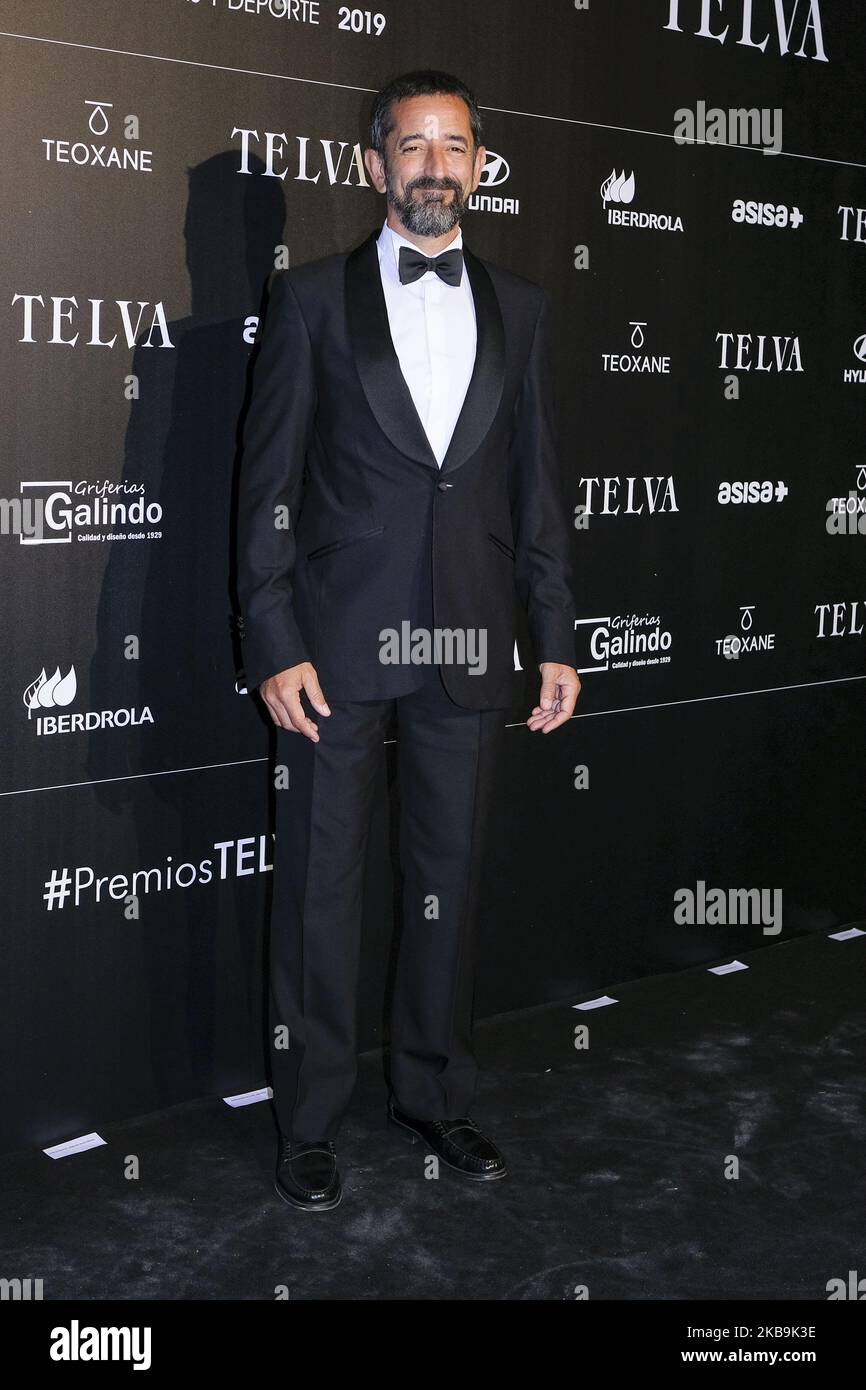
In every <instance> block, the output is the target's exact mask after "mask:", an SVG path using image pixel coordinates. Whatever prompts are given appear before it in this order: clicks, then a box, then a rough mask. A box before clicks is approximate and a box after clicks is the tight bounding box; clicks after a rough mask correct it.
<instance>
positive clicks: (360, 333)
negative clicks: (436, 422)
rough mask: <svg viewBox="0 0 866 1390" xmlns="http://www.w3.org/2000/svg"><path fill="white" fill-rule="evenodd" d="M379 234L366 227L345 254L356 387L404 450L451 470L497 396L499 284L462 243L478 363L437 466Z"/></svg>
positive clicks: (479, 433)
mask: <svg viewBox="0 0 866 1390" xmlns="http://www.w3.org/2000/svg"><path fill="white" fill-rule="evenodd" d="M377 235H378V233H377V232H371V234H370V236H369V237H368V238H367V240H366V241H364V242H362V243H361V245H360V246H357V247H356V248H355V249H354V250H353V251H350V252H349V254H348V256H347V257H346V318H347V323H348V330H349V339H350V342H351V345H352V351H353V353H354V356H355V364H356V366H357V369H358V375H359V377H360V379H361V385H362V387H363V389H364V394H365V396H366V397H367V401H368V403H369V405H370V409H371V410H372V412H373V414H374V415H375V417H376V420H377V421H378V423H379V426H380V427H381V429H382V430H383V431H384V433H385V434H386V435H387V436H388V438H389V439H390V440H391V442H392V444H394V445H395V447H396V448H397V449H399V450H400V452H401V453H402V454H406V455H407V457H409V458H411V459H415V460H416V462H418V463H424V464H427V465H428V466H429V467H431V468H434V469H435V470H436V472H437V473H450V472H453V471H454V469H455V468H459V467H460V465H461V464H462V463H465V462H466V460H467V459H468V458H469V456H470V455H471V454H472V453H473V452H474V450H475V449H477V448H478V446H479V444H481V442H482V440H483V439H484V436H485V435H486V434H487V431H488V430H489V428H490V426H491V424H492V422H493V417H494V415H495V414H496V411H497V409H498V407H499V402H500V400H501V398H502V386H503V381H504V376H505V331H504V328H503V323H502V311H501V309H500V307H499V300H498V298H497V295H496V290H495V289H494V287H493V282H492V280H491V279H490V275H489V274H488V271H487V269H486V267H485V265H484V263H483V261H481V260H480V259H479V257H478V256H476V255H474V254H473V252H471V251H470V250H469V248H468V247H467V246H465V245H464V247H463V263H464V265H465V267H466V273H467V275H468V276H469V284H470V286H471V288H472V298H473V300H474V303H475V321H476V329H477V345H476V349H475V365H474V367H473V370H472V376H471V378H470V381H469V386H468V389H467V391H466V397H465V399H464V401H463V407H462V409H461V411H460V414H459V416H458V418H457V423H456V425H455V427H454V433H453V434H452V436H451V442H450V444H449V446H448V451H447V453H446V455H445V458H444V459H443V462H442V467H441V469H440V467H439V465H438V463H437V461H436V455H435V454H434V453H433V450H432V449H431V448H430V443H429V441H428V439H427V434H426V432H425V430H424V426H423V425H422V423H421V420H420V417H419V415H418V412H417V410H416V409H415V402H414V401H413V399H412V393H411V391H410V390H409V387H408V386H407V385H406V379H405V377H404V376H403V373H402V371H401V370H400V360H399V358H398V356H397V352H396V350H395V348H394V343H393V340H392V338H391V329H390V325H389V323H388V307H387V304H386V303H385V291H384V290H383V288H382V279H381V275H380V273H379V253H378V250H377V247H376V239H377Z"/></svg>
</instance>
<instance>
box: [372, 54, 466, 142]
mask: <svg viewBox="0 0 866 1390" xmlns="http://www.w3.org/2000/svg"><path fill="white" fill-rule="evenodd" d="M440 95H442V96H455V97H462V99H463V100H464V101H465V102H466V105H467V107H468V108H469V125H470V127H471V130H472V141H473V144H474V146H475V149H476V150H477V149H478V146H479V145H480V144H481V143H482V139H483V132H482V129H481V113H480V111H479V110H478V103H477V101H476V100H475V95H474V93H473V92H471V91H470V89H469V88H468V87H467V85H466V83H465V82H461V81H460V78H459V77H452V75H451V74H450V73H448V72H436V71H435V70H434V69H433V68H416V69H415V71H414V72H404V73H402V74H401V76H400V77H395V78H393V79H392V80H391V81H390V82H388V83H386V84H385V86H384V87H382V89H381V90H380V91H378V92H377V93H376V96H375V98H374V99H373V108H372V110H371V112H370V145H371V147H372V148H373V149H374V150H376V152H377V153H378V154H380V155H381V156H382V158H383V159H384V157H385V140H386V139H387V137H388V136H389V135H390V133H391V131H392V130H393V129H394V117H393V113H392V107H393V106H394V103H395V102H398V101H405V100H406V98H407V97H426V96H440Z"/></svg>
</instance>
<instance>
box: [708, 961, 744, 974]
mask: <svg viewBox="0 0 866 1390" xmlns="http://www.w3.org/2000/svg"><path fill="white" fill-rule="evenodd" d="M748 968H749V967H748V966H747V965H743V962H742V961H741V960H732V961H729V962H728V964H727V965H711V966H710V970H709V973H710V974H711V975H732V974H733V973H734V971H735V970H748Z"/></svg>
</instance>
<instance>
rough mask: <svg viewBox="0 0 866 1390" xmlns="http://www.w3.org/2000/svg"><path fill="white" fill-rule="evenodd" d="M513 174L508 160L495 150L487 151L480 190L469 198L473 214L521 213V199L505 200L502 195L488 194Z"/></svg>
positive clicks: (479, 183)
mask: <svg viewBox="0 0 866 1390" xmlns="http://www.w3.org/2000/svg"><path fill="white" fill-rule="evenodd" d="M510 174H511V166H510V164H509V163H508V160H507V159H505V158H504V157H503V156H502V155H501V154H496V152H495V151H494V150H488V151H487V158H486V159H485V161H484V168H483V169H482V170H481V177H480V179H479V180H478V188H477V189H476V191H475V192H474V193H472V194H471V195H470V197H469V207H470V208H471V210H472V211H473V212H508V213H512V214H513V215H516V214H517V213H519V212H520V199H519V198H503V197H502V195H501V194H500V193H488V192H487V191H486V190H487V189H488V188H498V187H499V185H500V184H501V183H505V181H506V179H508V178H509V176H510Z"/></svg>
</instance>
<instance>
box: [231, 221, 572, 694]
mask: <svg viewBox="0 0 866 1390" xmlns="http://www.w3.org/2000/svg"><path fill="white" fill-rule="evenodd" d="M377 235H378V232H377V231H374V232H372V233H371V234H370V236H369V237H368V238H367V239H366V241H364V242H363V243H362V244H361V245H360V246H358V247H356V248H355V249H354V250H353V251H351V252H349V253H348V254H346V253H340V254H336V255H330V256H325V257H323V258H321V259H319V260H316V261H312V262H309V263H307V264H306V265H301V266H298V267H297V268H293V269H291V270H281V271H274V272H273V273H272V275H271V277H270V286H269V288H270V299H269V303H268V308H267V311H266V315H265V322H264V328H263V332H262V335H261V343H260V347H259V351H258V356H257V359H256V362H255V365H254V368H253V378H252V386H253V390H252V396H251V400H250V405H249V410H248V414H247V417H246V421H245V424H244V430H243V458H242V466H241V473H240V487H239V495H238V534H237V540H238V574H237V588H238V599H239V602H240V609H241V612H240V617H239V630H240V636H241V643H242V650H243V658H244V670H245V674H246V680H247V686H248V688H249V689H250V690H252V689H255V688H257V687H258V686H259V685H260V684H261V683H262V681H264V680H265V679H266V678H267V677H268V676H271V675H274V674H276V673H277V672H278V671H282V670H284V669H286V668H287V667H289V666H294V665H296V664H297V663H298V662H301V661H305V660H306V661H311V662H312V663H313V665H314V666H315V667H316V670H317V673H318V676H319V681H320V684H321V687H322V690H323V692H324V695H325V698H326V699H327V700H376V699H390V698H394V697H395V696H399V695H403V694H408V693H409V692H410V691H411V690H413V689H416V688H417V687H418V685H420V684H421V681H422V679H423V676H424V674H425V671H424V668H422V667H421V666H419V665H412V664H402V665H393V664H386V663H383V661H382V659H381V653H382V649H383V633H384V631H385V630H386V629H393V630H395V631H396V633H398V634H411V633H412V632H414V631H416V630H417V629H418V628H422V627H423V628H426V629H427V630H428V631H429V630H431V629H434V628H438V629H443V630H445V631H446V632H447V631H450V632H452V633H453V632H455V631H456V632H466V630H467V629H474V630H475V634H476V636H475V641H476V646H475V648H474V652H475V658H474V661H473V658H472V650H473V649H472V648H471V647H470V648H468V649H467V651H466V652H463V653H461V652H460V649H459V648H456V647H455V648H453V649H452V651H451V656H452V657H457V656H460V655H461V654H462V655H463V656H465V657H466V660H464V661H463V663H462V664H459V663H458V662H456V661H454V662H453V664H452V662H451V661H449V660H447V659H446V661H445V662H444V663H443V665H442V666H441V673H442V679H443V681H444V683H445V687H446V689H447V691H448V693H449V695H450V696H451V697H452V699H454V700H455V701H456V703H457V704H459V705H463V706H465V707H466V708H469V709H495V708H507V707H508V706H509V705H511V704H512V703H513V702H514V692H515V685H514V644H515V635H516V619H517V617H518V614H517V612H516V604H517V603H518V602H521V603H522V604H523V605H524V607H525V611H526V615H527V618H528V627H529V633H530V636H531V638H532V642H533V645H534V648H535V656H536V661H538V662H541V661H559V662H564V663H566V664H568V665H569V666H574V665H576V654H575V637H574V630H575V607H574V597H573V590H572V576H571V568H570V559H569V535H570V531H569V526H568V522H567V520H566V514H565V509H564V504H563V497H562V494H561V484H560V479H559V467H558V461H557V455H556V450H555V444H554V433H553V422H552V418H551V384H550V375H549V363H548V337H547V334H548V315H549V307H548V301H547V295H546V293H545V291H544V290H543V289H542V288H541V287H540V286H538V285H536V284H534V283H532V282H531V281H530V280H527V279H524V278H523V277H522V276H520V275H516V274H513V273H512V272H511V271H508V270H506V269H504V268H503V267H500V266H497V265H494V264H492V263H491V262H489V261H485V260H482V259H481V258H480V257H478V256H475V255H474V254H473V253H472V252H471V251H470V250H469V248H468V247H466V246H465V245H464V248H463V251H464V265H465V267H466V272H467V274H468V276H469V280H470V284H471V288H472V295H473V299H474V303H475V316H476V323H477V334H478V337H477V347H476V356H475V366H474V370H473V373H472V377H471V380H470V383H469V388H468V391H467V393H466V398H465V401H464V403H463V408H462V411H461V413H460V416H459V418H458V420H457V424H456V427H455V429H454V434H453V436H452V439H451V442H450V445H449V448H448V452H447V454H446V455H445V458H444V461H443V463H442V467H441V468H440V467H439V466H438V465H437V461H436V458H435V455H434V454H433V451H432V450H431V448H430V445H429V443H428V440H427V436H426V433H425V431H424V427H423V425H422V423H421V420H420V417H419V416H418V413H417V411H416V409H415V405H414V402H413V400H412V396H411V393H410V391H409V387H408V386H407V384H406V381H405V379H404V377H403V374H402V372H401V370H400V364H399V360H398V357H397V353H396V351H395V349H394V345H393V342H392V339H391V333H390V328H389V324H388V311H387V307H386V303H385V295H384V290H383V288H382V282H381V277H380V272H379V261H378V251H377V246H376V239H377ZM407 623H408V624H409V627H408V628H407V627H405V626H404V625H405V624H407ZM481 630H484V632H485V641H486V652H485V659H486V669H485V670H483V671H482V670H481V669H480V667H481V664H482V663H481V662H480V661H479V660H478V653H479V652H481V651H483V650H484V648H482V647H481V646H479V645H478V643H479V640H480V631H481ZM447 640H449V639H446V643H447ZM446 649H447V646H446ZM473 666H474V667H476V668H477V669H473Z"/></svg>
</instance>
